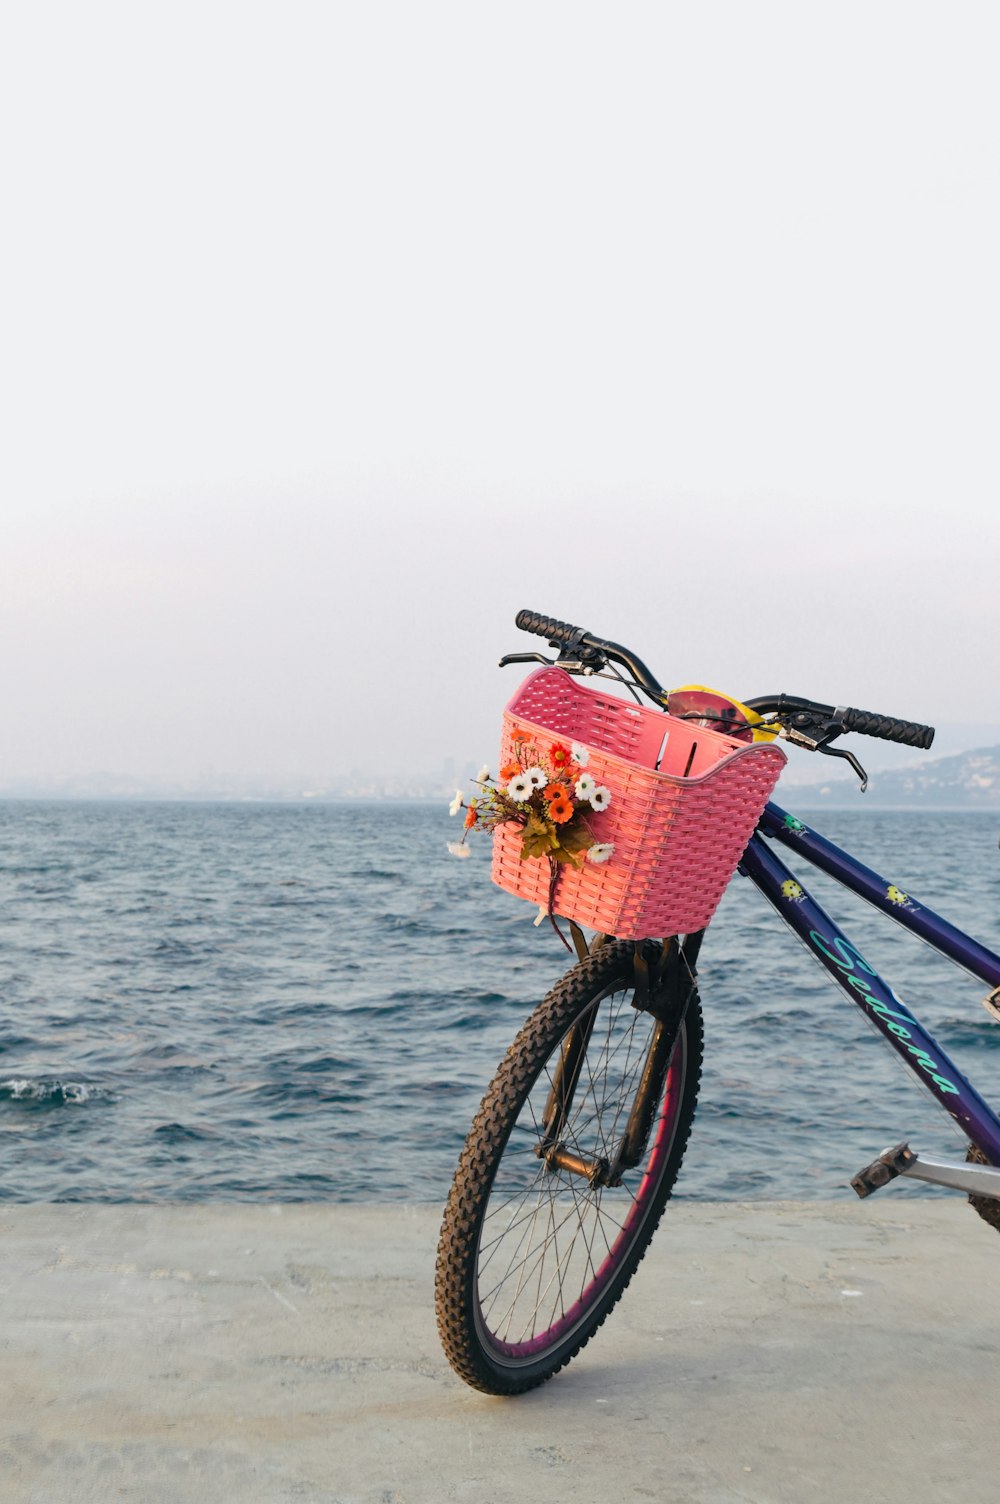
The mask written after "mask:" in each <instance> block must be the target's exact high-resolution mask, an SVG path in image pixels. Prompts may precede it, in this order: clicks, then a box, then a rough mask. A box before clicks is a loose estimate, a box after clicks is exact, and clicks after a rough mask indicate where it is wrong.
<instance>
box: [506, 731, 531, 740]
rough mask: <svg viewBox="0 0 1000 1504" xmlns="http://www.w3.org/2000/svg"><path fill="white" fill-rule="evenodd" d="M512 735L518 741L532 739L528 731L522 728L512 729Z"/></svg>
mask: <svg viewBox="0 0 1000 1504" xmlns="http://www.w3.org/2000/svg"><path fill="white" fill-rule="evenodd" d="M511 737H512V738H513V740H514V741H516V742H529V741H530V740H531V737H530V736H529V735H528V733H527V732H526V731H521V730H518V731H512V732H511Z"/></svg>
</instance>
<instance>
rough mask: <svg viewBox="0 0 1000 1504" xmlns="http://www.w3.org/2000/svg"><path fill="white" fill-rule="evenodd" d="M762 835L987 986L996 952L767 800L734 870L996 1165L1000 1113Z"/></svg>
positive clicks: (999, 973) (997, 972) (995, 968)
mask: <svg viewBox="0 0 1000 1504" xmlns="http://www.w3.org/2000/svg"><path fill="white" fill-rule="evenodd" d="M762 835H763V836H769V837H771V838H772V839H773V840H775V841H780V842H781V843H782V844H783V845H785V846H788V847H790V848H791V849H792V850H794V851H795V852H796V853H797V854H798V855H800V856H802V857H804V858H805V859H806V860H807V861H809V862H812V864H813V865H814V866H815V867H818V868H819V869H820V870H821V871H822V872H826V873H828V874H829V875H830V876H831V877H833V878H835V879H836V881H837V882H839V883H841V884H842V885H843V886H844V887H845V888H848V889H849V890H850V891H851V892H852V893H856V894H858V896H859V897H861V898H864V899H866V900H867V901H868V902H869V903H870V904H873V905H874V907H875V908H877V909H879V910H881V912H882V913H883V914H888V915H889V917H890V918H891V919H894V920H895V921H896V923H897V924H901V925H902V926H903V928H904V929H908V930H911V931H912V932H913V934H915V935H919V936H920V938H921V940H926V941H927V942H928V944H930V945H932V946H933V947H934V949H935V950H936V951H939V952H940V953H941V955H943V956H947V957H948V959H949V960H951V961H954V962H955V963H956V964H957V965H958V966H961V967H963V968H964V969H965V970H966V971H969V972H971V973H972V975H973V976H975V977H978V978H979V979H980V981H983V982H985V983H987V984H988V985H989V986H990V987H991V988H997V987H1000V956H997V955H994V953H993V952H992V951H990V950H987V949H986V947H985V946H983V945H980V944H979V943H978V942H977V941H975V940H973V939H971V938H970V937H969V936H968V935H966V934H964V933H963V932H962V931H961V930H959V929H956V928H955V926H954V925H952V924H949V923H948V921H947V920H945V919H942V918H941V917H940V916H939V915H938V914H935V913H933V912H932V910H930V909H928V908H925V907H924V905H923V904H920V903H918V902H917V901H916V899H914V898H912V897H911V896H910V895H909V894H907V893H903V892H902V891H901V890H900V889H899V888H897V887H896V886H895V885H894V884H893V883H890V882H888V881H887V880H886V879H885V878H884V877H880V876H879V874H878V873H877V872H873V871H872V870H871V868H870V867H865V866H863V865H862V864H861V863H860V862H858V861H855V859H854V858H853V857H851V856H849V855H848V854H847V853H846V852H844V851H841V850H840V848H839V847H838V846H835V845H834V844H833V842H832V841H828V840H826V839H825V837H823V836H821V835H819V834H817V832H816V831H814V830H810V829H809V827H808V826H806V825H804V824H803V823H802V821H801V820H797V819H795V817H794V816H793V815H789V814H786V813H785V811H784V810H783V809H779V808H778V806H777V805H776V804H769V805H768V806H767V808H766V809H765V811H764V814H763V816H762V818H761V821H760V824H759V826H758V831H757V834H755V835H754V836H753V837H752V839H751V841H750V844H749V845H748V847H747V849H746V851H745V852H744V854H743V859H742V861H741V862H740V867H739V870H740V871H741V872H742V873H743V874H744V875H745V876H746V877H749V878H750V879H751V881H752V882H753V883H754V884H755V885H756V886H757V887H758V888H759V889H760V891H761V892H762V893H763V894H764V897H765V898H767V899H768V900H769V902H770V903H772V904H773V905H774V907H775V909H777V911H778V913H779V914H780V915H781V917H782V919H784V920H785V922H786V924H788V925H789V926H790V927H791V928H792V929H793V930H794V931H795V933H796V934H797V935H798V936H799V938H800V939H801V940H802V941H803V942H804V944H805V945H806V946H807V948H808V949H809V950H810V951H811V952H812V953H813V955H815V956H816V957H817V959H818V960H819V961H820V962H821V963H822V964H823V966H825V967H826V969H827V971H828V972H829V973H830V975H831V976H832V977H833V978H834V980H835V981H836V982H837V983H838V985H839V986H840V987H842V988H843V990H844V992H846V993H847V995H848V997H849V998H850V999H851V1001H852V1002H854V1003H856V1004H857V1005H858V1007H859V1008H860V1009H861V1011H862V1013H864V1014H865V1015H866V1017H868V1018H870V1019H871V1021H872V1023H873V1024H874V1025H875V1027H876V1028H877V1029H878V1030H879V1032H880V1033H881V1034H882V1035H884V1036H885V1038H886V1039H887V1040H888V1042H889V1043H890V1044H891V1045H892V1047H893V1049H894V1050H896V1051H897V1053H898V1054H899V1055H901V1056H902V1058H903V1059H904V1060H905V1061H906V1064H907V1065H908V1066H909V1067H910V1068H911V1070H913V1072H914V1073H915V1075H916V1076H917V1078H918V1079H919V1080H920V1081H921V1082H922V1083H923V1085H924V1086H925V1087H926V1088H927V1090H928V1091H929V1092H930V1093H931V1094H932V1095H933V1096H934V1097H936V1098H937V1100H938V1101H939V1102H940V1103H941V1106H942V1107H944V1108H945V1110H946V1111H947V1112H949V1113H950V1114H951V1116H952V1117H953V1118H954V1119H955V1121H956V1122H957V1123H958V1124H959V1126H960V1128H961V1130H962V1132H963V1133H964V1134H966V1135H967V1137H968V1138H969V1139H971V1141H972V1142H973V1143H974V1144H976V1145H977V1146H978V1148H980V1149H981V1150H982V1151H983V1153H984V1154H985V1155H986V1157H987V1159H988V1160H989V1161H990V1163H991V1164H993V1165H1000V1117H998V1116H997V1114H996V1113H995V1112H994V1111H993V1110H992V1108H990V1107H989V1106H988V1105H987V1103H986V1102H985V1101H984V1100H983V1098H982V1097H981V1096H980V1095H979V1093H978V1092H977V1091H976V1090H975V1088H974V1087H973V1086H972V1085H971V1084H970V1082H969V1081H967V1080H966V1079H965V1077H964V1076H963V1075H962V1073H961V1071H959V1070H958V1069H957V1068H956V1067H955V1066H954V1065H953V1064H952V1062H951V1061H950V1060H949V1059H948V1056H947V1055H946V1054H945V1052H944V1050H942V1048H941V1046H940V1045H939V1044H938V1043H937V1041H936V1040H935V1039H934V1038H933V1037H932V1036H931V1035H930V1034H929V1033H928V1032H927V1030H926V1029H925V1028H924V1027H923V1025H922V1024H921V1023H919V1021H918V1020H917V1019H916V1018H914V1016H913V1014H912V1013H911V1012H910V1010H909V1008H907V1006H906V1004H905V1003H904V1002H903V1001H902V1000H901V999H900V998H899V997H897V995H896V993H895V992H893V990H892V988H891V987H889V986H888V985H887V984H886V983H885V982H884V981H883V980H882V978H881V977H880V976H879V975H878V973H877V972H876V971H875V969H874V967H872V966H870V965H869V963H868V962H867V961H866V960H865V959H864V957H863V956H862V955H861V953H860V951H859V950H858V949H857V947H856V946H854V945H852V944H851V942H850V940H848V938H847V936H846V935H845V934H844V933H843V931H842V930H840V929H839V928H838V926H837V925H836V924H835V923H834V922H833V920H832V919H831V918H830V916H829V915H828V914H827V913H826V912H825V911H824V909H823V908H822V907H821V906H820V905H819V904H818V903H817V902H816V900H815V899H814V898H813V897H811V895H810V894H809V893H808V892H807V891H806V889H805V888H804V887H803V886H802V884H801V883H800V882H799V880H798V878H797V877H795V875H794V874H793V873H792V872H790V871H789V869H788V868H787V867H786V866H785V865H784V863H783V862H782V861H781V860H780V859H779V858H778V856H777V855H776V854H775V852H774V851H773V849H772V848H771V847H770V846H769V845H768V844H766V843H765V841H764V840H762V839H761V836H762Z"/></svg>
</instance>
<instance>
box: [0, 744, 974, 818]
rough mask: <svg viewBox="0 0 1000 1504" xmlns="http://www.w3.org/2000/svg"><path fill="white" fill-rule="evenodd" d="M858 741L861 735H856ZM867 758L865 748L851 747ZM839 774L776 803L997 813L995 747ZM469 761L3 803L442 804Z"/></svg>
mask: <svg viewBox="0 0 1000 1504" xmlns="http://www.w3.org/2000/svg"><path fill="white" fill-rule="evenodd" d="M859 740H860V739H859ZM855 751H856V753H857V754H858V755H860V758H861V761H862V762H864V748H863V747H860V746H857V745H855ZM833 766H834V767H835V768H836V776H833V777H827V778H824V779H813V780H808V781H807V780H804V779H803V778H802V777H801V776H800V777H794V776H792V777H787V778H786V779H785V781H784V782H783V784H782V785H781V787H780V790H779V803H780V802H783V801H784V802H788V803H793V804H796V805H800V806H807V807H809V808H811V809H815V808H829V809H847V808H851V809H855V808H862V807H864V808H868V809H886V810H889V809H899V810H907V809H920V810H930V809H947V810H998V811H1000V746H995V747H983V748H978V749H977V750H975V751H971V752H960V753H957V754H954V755H952V756H949V757H938V758H934V759H930V760H928V761H925V762H922V763H920V764H915V765H910V766H907V767H904V768H895V769H887V770H884V771H882V772H876V773H873V774H872V776H871V780H870V782H869V787H868V792H867V794H865V796H864V799H863V804H859V789H858V783H857V780H856V778H855V777H854V776H853V774H850V773H848V772H846V771H845V772H844V773H841V771H840V769H841V767H842V766H843V764H834V765H833ZM473 773H474V765H473V764H472V763H469V765H468V767H467V768H462V767H460V766H458V765H455V764H453V765H451V766H450V767H448V768H445V769H442V770H441V771H439V772H437V773H433V774H430V773H429V774H424V775H413V774H409V775H402V776H398V775H392V774H386V775H383V776H380V777H373V776H372V775H370V774H357V773H355V774H347V775H343V776H338V777H331V778H329V779H320V778H291V777H289V778H285V779H281V780H273V781H272V780H270V779H268V778H267V777H266V776H261V777H259V778H254V777H252V776H246V777H240V778H235V777H234V778H227V777H225V776H222V777H219V778H218V780H217V781H216V780H214V779H213V778H212V777H211V776H210V775H209V776H208V777H206V778H205V779H203V780H197V781H196V780H191V781H184V782H176V783H169V782H167V781H163V782H157V781H156V780H154V779H149V780H146V779H142V778H137V777H134V776H130V775H127V774H120V775H118V774H98V775H94V776H92V777H86V776H83V777H79V778H64V779H51V780H43V779H28V778H12V779H8V780H6V781H0V801H12V800H17V801H22V800H44V801H62V802H73V803H76V802H87V803H92V802H102V801H104V802H110V803H129V802H132V803H157V804H159V803H190V804H375V803H379V804H381V803H385V804H433V803H441V804H442V805H444V804H446V803H447V802H448V800H450V798H451V796H452V794H453V793H454V792H455V789H456V788H458V787H465V786H466V785H467V783H468V781H469V780H470V779H471V778H472V777H473Z"/></svg>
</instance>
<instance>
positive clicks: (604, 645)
mask: <svg viewBox="0 0 1000 1504" xmlns="http://www.w3.org/2000/svg"><path fill="white" fill-rule="evenodd" d="M515 623H516V625H517V626H518V627H520V629H521V631H522V632H534V633H535V634H536V635H537V636H538V637H544V638H546V639H547V640H548V642H549V644H550V645H551V646H552V647H554V648H560V649H565V648H568V649H569V650H570V654H571V655H572V656H574V657H577V658H578V659H579V660H580V661H581V662H582V663H583V664H584V665H585V666H586V665H587V664H588V663H589V664H591V665H593V666H598V667H599V666H600V664H601V660H602V659H604V658H611V659H613V660H614V661H615V662H617V663H621V664H623V665H624V667H625V668H627V669H628V670H629V672H630V673H631V674H632V677H633V678H634V679H635V680H636V682H637V684H638V685H639V686H640V687H641V688H642V689H643V690H645V692H646V694H648V695H649V697H650V698H651V699H653V700H657V701H659V702H660V704H662V705H666V703H667V695H666V691H665V690H664V689H663V686H662V685H661V684H660V682H659V680H657V679H656V678H654V676H653V675H652V674H651V673H650V671H649V669H648V668H647V667H646V665H645V664H644V663H643V661H642V659H641V658H637V657H636V656H635V654H634V653H632V652H630V651H629V650H628V648H623V647H622V646H621V645H620V644H619V643H617V642H606V641H605V640H604V639H603V638H602V637H595V636H593V634H592V633H590V632H588V631H587V630H586V628H585V627H574V626H571V625H570V623H569V622H565V621H558V620H557V619H556V618H555V617H554V616H542V615H541V614H540V613H539V612H537V611H519V612H518V613H517V616H516V617H515ZM746 703H747V705H748V706H749V707H750V709H751V710H756V711H757V713H758V714H760V715H767V714H772V713H773V714H775V715H777V716H778V717H779V718H781V717H783V716H784V717H786V718H788V719H789V724H790V725H791V726H794V725H795V723H796V716H798V717H799V718H800V719H801V720H802V721H803V723H804V722H805V721H806V720H807V719H811V718H812V717H815V716H819V717H821V718H823V719H825V720H827V721H828V722H830V721H833V722H834V723H835V724H839V727H840V728H841V729H843V730H844V731H857V732H859V733H860V734H861V735H862V736H875V737H880V738H881V740H882V741H887V742H902V743H903V745H904V746H907V747H925V748H926V747H929V746H930V744H931V742H932V741H933V740H934V727H933V726H921V725H918V723H917V722H916V721H901V720H898V719H897V718H896V717H895V716H891V715H876V714H875V713H874V712H873V711H870V710H852V709H851V708H850V707H843V706H837V707H834V706H833V705H821V704H819V702H818V701H816V700H803V699H800V698H798V696H796V695H772V696H769V697H767V698H764V699H758V700H748V701H747V702H746Z"/></svg>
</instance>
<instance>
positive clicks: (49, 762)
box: [0, 0, 1000, 783]
mask: <svg viewBox="0 0 1000 1504" xmlns="http://www.w3.org/2000/svg"><path fill="white" fill-rule="evenodd" d="M998 42H1000V11H998V10H997V7H996V6H995V4H993V3H988V4H976V3H962V4H961V5H957V6H956V5H945V4H943V3H941V4H936V5H925V4H914V3H906V4H894V3H872V0H866V3H863V4H852V3H842V4H840V5H838V6H820V5H810V4H802V3H801V0H796V3H794V4H787V5H786V4H769V3H766V0H764V3H755V4H753V5H746V4H721V3H719V4H716V3H711V0H706V3H699V4H695V3H693V0H692V3H688V4H686V5H670V4H664V3H659V4H655V5H641V4H632V5H625V6H595V5H588V4H581V3H573V4H562V3H559V4H546V3H532V4H530V5H529V4H516V3H515V4H509V5H507V6H505V7H501V8H497V7H492V6H491V7H486V6H476V5H470V4H468V3H467V0H466V3H462V4H455V5H442V4H435V3H430V4H421V5H410V4H396V5H390V4H379V3H366V4H357V3H352V4H350V5H338V4H330V3H325V4H321V5H319V4H317V5H306V4H295V3H287V0H285V3H283V4H281V5H280V6H279V5H277V4H263V5H261V4H257V5H254V4H240V5H235V4H212V3H205V0H199V3H198V4H196V5H184V4H177V3H172V4H171V5H169V6H167V5H139V6H137V5H134V4H124V5H108V4H101V3H91V4H88V5H87V6H77V5H60V4H50V5H46V4H44V3H42V4H37V5H33V6H30V7H29V6H22V7H20V8H19V9H18V11H17V12H16V13H15V11H14V9H13V7H9V8H8V10H7V12H6V20H5V22H4V25H3V34H2V36H0V126H2V130H0V139H2V141H3V143H4V146H3V152H4V158H3V168H2V173H3V177H2V182H3V200H2V201H3V204H4V210H5V231H4V235H3V238H2V243H0V271H2V286H3V289H4V293H3V297H4V310H3V324H2V333H0V385H2V413H3V430H4V432H3V437H2V441H0V498H2V499H0V505H2V534H3V535H2V551H0V633H2V645H3V647H2V653H0V702H2V707H3V713H2V716H0V783H2V782H3V781H5V780H6V779H7V778H9V777H12V776H25V775H34V776H39V777H56V776H60V775H64V774H76V775H80V774H87V773H91V772H94V771H96V770H101V769H104V770H110V771H116V772H130V773H134V774H137V775H141V776H143V777H163V778H176V777H198V776H201V775H206V774H207V773H208V772H209V770H212V769H214V770H216V771H227V772H233V773H239V774H244V775H245V774H256V773H259V774H261V775H268V776H286V775H291V774H294V773H298V772H299V771H303V772H306V771H323V770H328V771H334V770H337V769H339V768H346V767H350V766H352V765H358V766H371V767H373V768H375V769H379V770H383V769H389V768H394V767H397V768H398V767H405V766H414V767H418V768H433V767H434V766H435V765H437V764H438V763H440V762H441V760H442V759H443V758H445V757H448V756H452V755H454V756H456V757H459V758H463V759H464V758H466V757H471V758H475V759H477V760H478V759H479V758H480V757H483V758H484V759H488V758H489V757H490V756H491V755H492V754H493V750H494V743H495V741H496V728H497V723H498V716H499V710H500V707H501V706H502V704H503V702H504V701H505V700H506V698H508V696H509V695H510V694H511V693H512V692H513V689H514V686H515V683H516V677H515V676H514V671H510V670H508V671H507V673H506V674H500V673H498V672H497V671H496V669H495V667H494V665H495V662H496V659H497V657H498V656H499V655H500V653H502V652H504V651H507V650H511V649H514V648H517V647H519V646H524V647H527V646H529V642H528V639H522V638H521V637H520V634H518V633H516V632H515V631H514V629H513V625H512V618H513V615H514V612H515V611H516V610H517V609H518V608H519V607H521V606H523V605H528V606H531V607H533V608H536V609H539V610H542V611H547V612H550V613H551V614H554V615H557V616H561V617H564V618H566V619H569V620H571V621H578V622H581V623H582V624H583V625H585V626H588V627H590V628H591V629H592V630H594V631H597V632H599V633H602V634H603V635H607V636H609V637H612V638H616V639H618V640H620V641H625V642H627V643H630V644H633V645H634V646H635V647H636V648H637V649H638V650H639V651H640V653H641V654H642V656H643V657H645V658H646V660H647V661H648V662H649V663H650V665H651V666H652V667H653V668H654V669H655V670H656V671H657V672H658V673H659V674H660V676H661V677H662V678H663V679H664V680H665V681H666V682H670V683H680V682H684V681H686V680H690V679H696V680H700V681H702V682H707V683H714V684H718V685H720V686H721V687H723V688H727V689H730V690H731V691H733V692H734V693H738V694H746V695H752V694H758V693H764V692H767V691H771V690H780V689H785V690H789V691H791V692H794V693H800V694H811V695H815V696H817V697H820V698H824V699H829V700H832V701H835V702H848V703H853V704H859V705H861V706H863V707H866V708H871V709H875V710H882V711H886V712H889V713H893V714H899V715H904V716H910V717H913V718H915V719H926V720H935V719H938V720H943V721H952V722H954V721H972V722H989V721H993V722H997V723H1000V708H998V695H1000V689H998V680H997V671H996V664H997V652H998V647H1000V630H998V622H1000V453H998V445H997V417H998V413H1000V275H998V267H1000V94H998V90H997V88H996V56H997V44H998Z"/></svg>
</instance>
